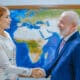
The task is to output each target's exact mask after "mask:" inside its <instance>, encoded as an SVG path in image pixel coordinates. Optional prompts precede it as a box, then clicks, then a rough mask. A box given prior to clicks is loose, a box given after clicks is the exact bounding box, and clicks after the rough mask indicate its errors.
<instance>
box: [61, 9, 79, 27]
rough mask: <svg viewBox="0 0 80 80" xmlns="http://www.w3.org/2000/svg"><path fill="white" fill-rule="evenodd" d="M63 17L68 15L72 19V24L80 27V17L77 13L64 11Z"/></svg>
mask: <svg viewBox="0 0 80 80" xmlns="http://www.w3.org/2000/svg"><path fill="white" fill-rule="evenodd" d="M62 15H67V16H69V18H70V19H71V21H72V22H74V23H75V25H76V26H77V25H79V15H78V14H77V12H75V11H73V10H70V11H64V12H63V13H62Z"/></svg>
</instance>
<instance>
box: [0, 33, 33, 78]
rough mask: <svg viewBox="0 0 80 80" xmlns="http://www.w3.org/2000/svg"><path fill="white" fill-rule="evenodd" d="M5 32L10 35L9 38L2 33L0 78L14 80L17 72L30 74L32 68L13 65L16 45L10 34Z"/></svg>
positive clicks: (0, 42)
mask: <svg viewBox="0 0 80 80" xmlns="http://www.w3.org/2000/svg"><path fill="white" fill-rule="evenodd" d="M5 33H6V34H7V36H8V37H7V38H6V37H4V36H1V35H0V79H1V80H6V79H9V80H12V79H13V78H15V77H14V76H15V75H16V74H24V75H27V76H30V75H31V72H32V69H29V68H20V67H17V66H15V65H14V66H13V64H15V52H16V47H15V45H14V43H13V41H12V39H11V38H10V36H9V34H8V33H7V32H5ZM15 80H16V79H15Z"/></svg>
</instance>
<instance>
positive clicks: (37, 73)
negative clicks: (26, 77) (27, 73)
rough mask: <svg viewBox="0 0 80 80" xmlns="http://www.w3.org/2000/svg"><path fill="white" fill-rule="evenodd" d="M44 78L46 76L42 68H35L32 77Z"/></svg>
mask: <svg viewBox="0 0 80 80" xmlns="http://www.w3.org/2000/svg"><path fill="white" fill-rule="evenodd" d="M44 76H45V74H44V72H43V71H42V70H41V69H40V68H34V69H33V70H32V74H31V77H33V78H42V77H44Z"/></svg>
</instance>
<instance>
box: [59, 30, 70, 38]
mask: <svg viewBox="0 0 80 80" xmlns="http://www.w3.org/2000/svg"><path fill="white" fill-rule="evenodd" d="M69 31H70V28H66V29H64V30H61V31H60V34H61V36H63V37H64V36H66V35H67V34H68V33H69Z"/></svg>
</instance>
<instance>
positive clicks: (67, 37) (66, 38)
mask: <svg viewBox="0 0 80 80" xmlns="http://www.w3.org/2000/svg"><path fill="white" fill-rule="evenodd" d="M77 31H78V30H75V31H74V32H73V33H71V34H70V35H68V36H66V37H65V38H64V40H65V41H67V40H68V39H69V38H70V37H71V36H72V35H73V34H74V33H76V32H77Z"/></svg>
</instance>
